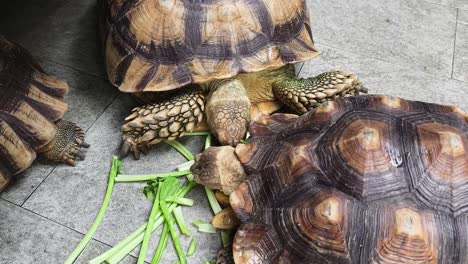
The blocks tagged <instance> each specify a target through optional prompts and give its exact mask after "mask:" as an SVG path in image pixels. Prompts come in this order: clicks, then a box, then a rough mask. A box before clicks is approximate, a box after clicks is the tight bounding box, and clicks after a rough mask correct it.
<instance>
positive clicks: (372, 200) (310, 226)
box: [192, 95, 468, 264]
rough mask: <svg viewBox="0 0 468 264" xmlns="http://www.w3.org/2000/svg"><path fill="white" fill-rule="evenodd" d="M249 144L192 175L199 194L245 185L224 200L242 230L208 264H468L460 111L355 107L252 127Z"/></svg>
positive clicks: (368, 100) (403, 104)
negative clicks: (201, 189) (203, 189)
mask: <svg viewBox="0 0 468 264" xmlns="http://www.w3.org/2000/svg"><path fill="white" fill-rule="evenodd" d="M250 133H251V134H252V138H250V139H249V140H248V141H247V143H246V144H239V145H237V147H236V148H235V149H234V148H232V147H230V146H224V147H215V148H212V149H211V151H209V152H205V153H203V154H199V156H197V158H196V163H195V164H194V165H193V167H192V171H193V173H194V175H195V179H196V180H197V181H198V182H202V183H204V184H208V185H216V184H219V181H220V180H219V177H227V178H229V177H246V180H245V181H243V182H242V183H241V184H239V185H238V186H237V187H236V188H235V189H234V191H233V192H232V193H231V194H230V203H231V206H232V208H233V209H234V211H235V214H236V215H237V217H238V218H239V219H240V221H241V223H242V225H241V226H240V227H239V229H238V230H237V233H236V235H235V238H234V242H233V246H232V248H231V249H226V250H224V251H222V253H221V254H220V256H221V257H224V258H223V259H219V262H218V263H229V259H228V260H226V259H225V257H226V256H227V255H228V254H227V253H226V252H228V251H229V250H232V251H233V253H232V255H233V257H234V261H235V263H236V264H243V263H249V264H254V263H355V264H358V263H359V264H360V263H395V264H396V263H450V264H454V263H468V114H467V113H465V112H463V111H462V110H461V109H459V108H457V107H454V106H444V105H437V104H431V103H423V102H417V101H409V100H404V99H401V98H397V97H390V96H383V95H367V96H366V95H364V96H355V97H347V98H341V99H338V100H336V101H333V102H329V103H327V104H324V105H322V106H320V107H319V108H317V109H316V110H315V111H311V112H309V113H307V114H305V115H302V116H301V117H297V116H294V115H288V114H274V115H272V116H269V115H259V116H258V117H257V118H256V119H255V120H254V122H253V123H252V124H251V126H250ZM225 157H229V159H230V160H228V161H224V162H221V161H220V159H223V158H225ZM233 164H237V165H233ZM223 166H224V167H223ZM226 166H230V169H227V167H226ZM229 171H231V174H229ZM218 172H222V174H221V175H219V174H218ZM216 181H218V183H214V182H216ZM222 182H224V183H226V182H235V181H233V180H230V181H226V180H224V181H222ZM232 255H231V256H232ZM230 261H231V263H233V262H232V259H231V260H230Z"/></svg>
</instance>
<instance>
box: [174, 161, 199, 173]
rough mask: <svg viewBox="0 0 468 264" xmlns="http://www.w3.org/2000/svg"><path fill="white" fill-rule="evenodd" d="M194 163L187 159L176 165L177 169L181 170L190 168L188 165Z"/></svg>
mask: <svg viewBox="0 0 468 264" xmlns="http://www.w3.org/2000/svg"><path fill="white" fill-rule="evenodd" d="M194 163H195V161H193V160H189V161H187V162H185V163H182V164H180V165H179V166H177V170H178V171H183V170H190V167H191V166H192V165H193V164H194Z"/></svg>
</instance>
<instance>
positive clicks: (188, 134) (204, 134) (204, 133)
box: [184, 131, 210, 136]
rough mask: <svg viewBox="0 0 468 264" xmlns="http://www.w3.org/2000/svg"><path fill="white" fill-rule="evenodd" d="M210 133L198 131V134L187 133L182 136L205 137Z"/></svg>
mask: <svg viewBox="0 0 468 264" xmlns="http://www.w3.org/2000/svg"><path fill="white" fill-rule="evenodd" d="M209 134H210V132H207V131H199V132H188V133H185V134H184V136H207V135H209Z"/></svg>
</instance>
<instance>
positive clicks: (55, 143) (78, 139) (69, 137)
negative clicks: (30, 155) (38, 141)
mask: <svg viewBox="0 0 468 264" xmlns="http://www.w3.org/2000/svg"><path fill="white" fill-rule="evenodd" d="M55 125H56V126H57V133H56V134H55V138H54V139H53V140H52V141H51V142H49V144H47V145H46V146H45V147H43V148H42V149H40V150H38V153H40V154H41V156H43V157H44V158H46V159H48V160H51V161H55V162H65V163H67V164H68V165H71V166H76V160H77V159H80V160H84V158H85V155H84V153H83V152H82V151H81V148H88V147H89V145H88V144H87V143H85V142H84V136H85V133H84V131H83V130H82V129H81V128H79V127H78V126H76V125H75V124H74V123H72V122H69V121H66V120H59V121H57V122H56V123H55Z"/></svg>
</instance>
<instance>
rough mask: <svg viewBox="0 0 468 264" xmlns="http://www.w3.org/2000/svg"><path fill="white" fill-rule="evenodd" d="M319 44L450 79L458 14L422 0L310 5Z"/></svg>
mask: <svg viewBox="0 0 468 264" xmlns="http://www.w3.org/2000/svg"><path fill="white" fill-rule="evenodd" d="M307 2H308V5H309V9H310V10H311V17H312V21H313V27H314V37H315V40H316V42H317V43H319V44H325V45H328V46H330V47H334V48H337V49H342V50H346V51H349V52H352V53H356V54H360V55H365V56H368V57H372V58H377V59H381V60H384V61H388V62H392V63H395V64H398V65H402V66H406V67H411V68H413V69H419V70H422V71H426V72H430V73H433V74H436V75H440V76H444V77H450V76H451V73H452V58H453V43H454V38H455V18H456V10H455V9H454V8H450V7H444V6H441V5H436V4H433V3H428V2H425V1H423V0H394V1H387V0H373V1H367V0H327V1H321V0H308V1H307Z"/></svg>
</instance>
